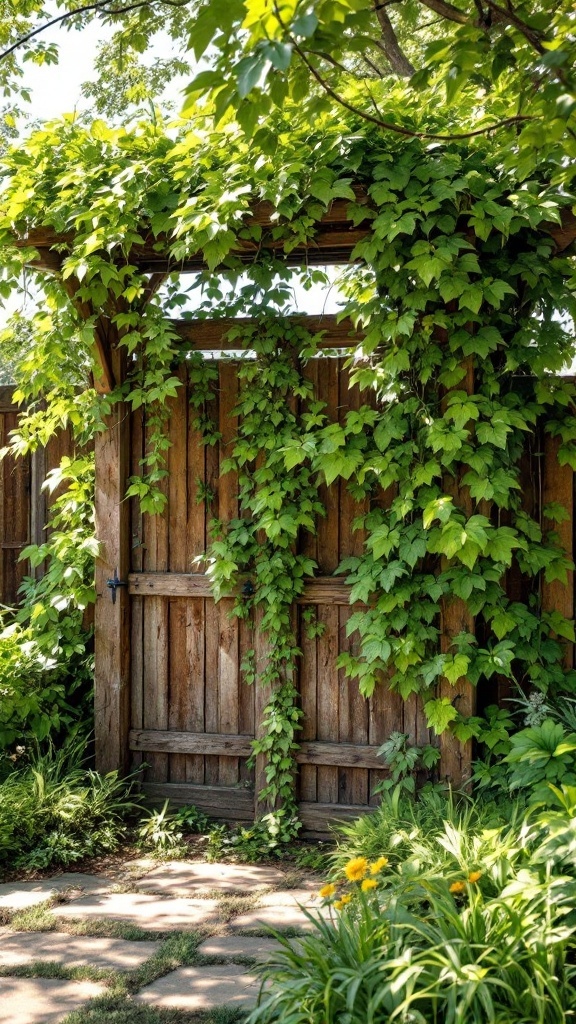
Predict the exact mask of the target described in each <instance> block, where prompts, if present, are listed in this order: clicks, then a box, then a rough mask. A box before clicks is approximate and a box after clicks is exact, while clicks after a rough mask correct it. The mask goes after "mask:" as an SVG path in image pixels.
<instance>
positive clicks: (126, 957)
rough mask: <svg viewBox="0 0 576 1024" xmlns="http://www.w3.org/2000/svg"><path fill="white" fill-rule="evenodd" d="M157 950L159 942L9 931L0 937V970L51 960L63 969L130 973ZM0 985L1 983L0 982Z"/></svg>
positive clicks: (62, 933) (59, 933) (61, 933)
mask: <svg viewBox="0 0 576 1024" xmlns="http://www.w3.org/2000/svg"><path fill="white" fill-rule="evenodd" d="M159 948H160V943H159V942H125V941H124V940H123V939H106V938H92V937H90V938H88V937H87V936H85V935H67V934H65V933H64V932H11V931H9V930H8V929H6V930H3V931H2V934H1V935H0V967H16V966H21V965H23V964H31V963H34V962H35V961H38V960H42V961H51V962H52V963H58V964H64V965H65V966H66V967H100V968H109V967H112V968H114V969H115V970H117V971H133V970H134V969H135V968H136V967H139V966H140V964H143V963H144V961H145V960H148V959H149V958H150V957H151V956H154V954H155V953H156V952H157V951H158V949H159ZM0 984H1V981H0Z"/></svg>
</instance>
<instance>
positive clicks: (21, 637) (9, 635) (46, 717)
mask: <svg viewBox="0 0 576 1024" xmlns="http://www.w3.org/2000/svg"><path fill="white" fill-rule="evenodd" d="M0 623H2V619H1V618H0ZM74 717H75V714H74V710H73V708H72V707H71V706H70V704H69V703H68V700H67V697H66V687H65V685H64V681H63V673H62V670H61V669H59V668H58V665H57V662H56V660H55V659H54V658H49V657H47V655H46V653H45V652H44V651H43V650H42V649H41V647H40V646H39V645H38V643H37V640H36V638H35V637H34V634H33V631H32V630H31V629H30V628H28V629H26V628H24V627H23V626H21V625H20V624H19V623H17V622H12V623H10V624H7V625H4V626H3V628H1V629H0V750H2V749H6V748H7V747H10V746H12V745H13V744H14V743H15V742H24V741H25V740H26V739H27V738H28V737H30V736H33V737H34V738H35V739H36V740H38V741H42V740H44V739H46V737H47V736H48V735H49V734H50V733H51V732H54V731H55V732H57V731H59V730H60V729H61V728H62V727H63V726H69V725H70V723H71V722H72V721H73V719H74Z"/></svg>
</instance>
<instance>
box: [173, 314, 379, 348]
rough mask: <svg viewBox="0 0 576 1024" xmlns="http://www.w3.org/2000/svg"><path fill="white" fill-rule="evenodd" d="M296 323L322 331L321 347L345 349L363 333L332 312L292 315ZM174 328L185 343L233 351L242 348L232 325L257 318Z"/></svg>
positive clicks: (193, 322) (248, 323)
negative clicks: (230, 336) (231, 337)
mask: <svg viewBox="0 0 576 1024" xmlns="http://www.w3.org/2000/svg"><path fill="white" fill-rule="evenodd" d="M289 319H290V321H291V322H292V323H294V324H298V325H299V326H301V327H304V328H306V330H307V331H309V332H310V334H318V333H320V332H323V337H322V340H321V341H320V343H319V348H320V349H322V350H324V349H346V348H351V347H354V346H355V345H357V344H358V342H359V340H360V338H361V337H362V336H363V335H362V333H361V332H358V331H356V330H355V329H354V327H353V326H352V322H351V321H350V320H348V319H346V320H342V321H341V322H340V323H339V322H338V318H337V316H335V315H334V314H332V313H326V314H322V315H321V316H293V317H290V318H289ZM170 322H171V325H172V328H173V329H174V330H175V331H176V333H177V334H178V335H179V336H180V338H181V339H182V341H183V343H184V344H185V345H188V346H189V347H190V348H193V349H196V350H198V351H201V352H230V351H236V350H237V349H239V348H241V347H242V346H241V344H240V342H239V339H236V340H235V341H234V340H233V341H228V339H227V337H226V335H227V334H228V333H229V331H231V330H232V328H237V327H242V328H247V329H248V328H250V327H251V326H252V325H254V324H256V323H257V321H255V320H253V319H252V318H251V317H242V318H239V319H235V318H233V317H223V318H222V319H221V320H171V321H170Z"/></svg>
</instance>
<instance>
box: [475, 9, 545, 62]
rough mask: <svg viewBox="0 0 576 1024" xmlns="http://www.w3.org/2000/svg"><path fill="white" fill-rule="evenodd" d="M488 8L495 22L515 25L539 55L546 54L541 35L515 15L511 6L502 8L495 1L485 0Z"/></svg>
mask: <svg viewBox="0 0 576 1024" xmlns="http://www.w3.org/2000/svg"><path fill="white" fill-rule="evenodd" d="M485 3H486V6H487V7H488V8H489V9H490V11H492V14H493V15H496V17H495V18H494V20H495V21H500V22H506V23H507V24H509V25H513V26H514V28H516V29H518V31H519V32H521V33H522V35H523V36H524V38H525V39H527V40H528V42H529V43H530V44H531V45H532V46H533V47H534V49H535V50H536V51H537V52H538V53H545V52H546V51H545V49H544V47H543V46H542V43H541V42H540V35H539V33H538V32H536V31H535V30H534V29H532V28H530V26H529V25H527V24H526V22H524V21H522V19H521V18H519V17H518V15H517V14H516V13H515V11H514V10H513V8H512V6H511V5H508V7H507V8H506V7H500V5H499V4H497V3H495V0H485Z"/></svg>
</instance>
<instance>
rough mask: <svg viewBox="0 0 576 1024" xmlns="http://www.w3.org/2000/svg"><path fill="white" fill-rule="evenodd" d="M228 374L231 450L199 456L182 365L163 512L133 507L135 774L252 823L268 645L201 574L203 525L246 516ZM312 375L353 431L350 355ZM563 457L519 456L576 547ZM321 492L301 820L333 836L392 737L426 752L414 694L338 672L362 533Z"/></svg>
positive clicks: (233, 371)
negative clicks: (348, 576) (556, 507)
mask: <svg viewBox="0 0 576 1024" xmlns="http://www.w3.org/2000/svg"><path fill="white" fill-rule="evenodd" d="M217 343H218V342H217V339H214V345H213V346H211V345H210V343H209V342H207V340H206V335H204V340H203V342H202V344H203V345H205V346H206V347H207V348H209V347H216V345H217ZM221 343H222V342H221V335H220V344H221ZM328 347H330V346H329V345H328ZM217 365H218V373H219V377H218V386H217V389H216V390H217V394H216V398H215V400H214V401H213V403H212V408H211V410H210V414H211V417H212V419H213V420H214V422H215V423H216V424H217V425H218V429H219V431H220V433H221V437H222V439H221V441H220V443H219V444H218V445H216V446H214V447H204V446H203V445H202V443H201V439H200V437H199V436H198V434H197V433H196V431H195V430H194V427H193V417H194V414H193V411H192V410H191V408H190V404H189V397H190V385H189V383H188V380H187V376H186V368H185V366H184V367H183V368H182V369H181V370H180V377H181V380H182V382H183V385H184V386H183V387H182V388H181V389H180V390H179V393H178V397H177V398H176V399H175V400H174V401H173V402H172V405H171V410H170V421H169V433H170V441H171V445H172V447H171V448H170V453H169V477H168V482H167V485H166V486H167V492H166V493H167V497H168V504H167V508H166V511H165V513H164V514H163V515H162V516H158V517H155V518H150V517H148V516H144V517H142V516H141V515H140V514H139V513H138V510H137V509H136V507H133V508H132V520H131V536H132V553H131V563H130V566H129V575H128V584H129V585H128V594H129V603H130V617H131V643H130V650H131V670H130V678H131V685H130V700H129V704H130V709H131V711H130V714H131V719H130V732H129V748H130V750H131V751H132V764H133V765H136V764H139V763H141V762H142V760H144V761H145V763H146V764H147V765H148V767H147V769H146V773H145V780H146V783H145V786H146V790H147V792H148V794H149V796H150V797H152V798H154V799H157V800H163V799H165V798H166V797H169V798H170V799H171V800H172V801H174V802H175V803H194V804H196V805H197V806H199V807H201V808H203V809H204V810H205V811H206V812H208V813H209V814H210V815H212V816H213V817H217V818H225V819H234V820H245V821H248V820H252V819H253V817H254V815H255V813H258V800H257V794H258V791H259V789H260V788H261V787H262V785H263V765H259V763H258V761H257V763H256V768H255V770H250V769H248V768H247V764H246V762H247V759H248V757H249V755H250V753H251V746H250V743H251V740H252V739H253V738H254V737H255V736H256V735H257V734H258V725H259V721H260V718H261V715H262V711H263V708H264V706H265V703H266V700H267V697H268V694H267V692H266V691H265V690H264V689H263V688H262V687H261V686H258V685H256V686H247V685H246V684H245V683H244V680H243V673H242V667H241V666H242V661H243V658H244V656H245V654H246V651H247V650H248V649H251V648H255V649H256V653H257V656H258V654H259V653H260V654H261V656H264V651H263V649H262V645H263V643H264V641H263V638H262V637H261V636H260V635H259V633H258V629H257V623H256V624H255V625H256V629H255V630H253V629H252V628H251V627H250V625H249V624H247V623H246V622H239V621H238V620H237V619H235V618H234V617H231V614H230V613H231V607H232V599H231V598H228V599H223V600H221V601H220V602H219V603H218V604H216V603H215V602H214V600H213V598H212V596H211V590H210V585H209V582H208V579H207V577H206V576H204V575H203V574H202V573H201V572H199V571H198V569H194V567H193V563H194V560H195V559H196V558H197V556H199V555H202V554H203V552H204V551H205V550H206V547H207V545H208V543H209V535H208V526H207V523H208V520H209V519H210V518H212V517H216V518H217V519H221V520H224V521H226V520H229V519H232V518H234V517H236V516H237V515H238V496H237V481H236V478H235V475H234V474H233V473H227V474H225V475H223V476H221V475H220V465H221V462H222V461H223V460H224V459H225V458H227V457H228V456H229V455H230V446H231V443H232V441H233V439H234V437H235V433H236V429H237V421H236V420H235V418H234V416H233V409H234V406H235V403H236V396H237V389H238V378H237V364H235V363H234V362H232V361H221V362H219V363H218V364H217ZM305 372H306V374H307V376H308V378H309V379H311V380H312V382H313V385H314V392H315V397H317V398H318V399H319V400H320V401H322V402H325V403H326V410H325V412H326V414H327V416H328V418H329V419H330V420H332V421H335V422H338V421H342V420H343V418H344V417H345V415H346V412H347V411H348V409H352V408H358V407H359V405H360V403H361V402H365V401H367V400H368V401H369V396H367V395H360V394H359V392H358V388H357V387H354V388H352V389H350V388H349V374H348V372H347V370H346V369H345V367H344V360H343V359H342V358H334V357H332V358H317V359H314V360H311V361H310V362H309V363H308V366H307V368H306V371H305ZM145 438H146V424H145V421H144V419H143V414H142V412H138V413H137V414H136V415H135V416H133V417H132V424H131V471H132V472H134V473H137V472H138V466H139V460H140V459H141V458H142V456H143V453H144V445H145ZM545 446H546V447H545ZM552 448H553V442H549V441H545V440H544V438H543V437H542V436H538V437H536V438H535V439H534V444H533V446H532V450H531V451H529V452H527V454H526V457H525V460H524V468H523V494H524V498H523V500H524V504H525V507H526V509H527V511H530V512H531V514H534V515H535V516H538V515H539V509H540V507H541V505H542V503H543V502H548V501H551V500H555V501H561V502H562V503H563V504H564V505H566V506H567V507H568V510H569V513H570V516H571V519H570V522H569V523H568V524H567V525H566V526H564V527H563V542H564V544H565V547H566V549H567V550H568V552H569V553H570V552H571V550H572V509H573V474H572V472H571V471H570V470H566V469H560V468H559V467H558V465H557V462H556V459H555V453H554V451H553V450H552ZM545 450H546V452H547V456H548V459H547V462H545V459H544V453H545ZM546 466H548V470H547V469H546ZM205 491H210V492H212V494H213V496H214V497H213V501H212V502H211V504H210V506H209V507H207V506H206V504H205V503H204V502H203V501H202V500H199V496H201V494H202V493H204V492H205ZM320 497H321V500H322V501H323V503H324V505H325V507H326V517H325V518H323V519H320V521H319V525H318V534H317V536H316V537H311V536H305V537H304V538H303V540H302V545H303V546H302V551H303V552H304V553H306V554H308V555H310V556H311V557H312V558H314V559H315V561H316V562H317V564H318V567H319V568H318V573H319V575H318V577H317V578H315V579H314V580H310V581H309V582H308V584H307V586H306V589H305V592H304V594H303V596H302V597H301V598H300V599H299V601H298V606H297V608H295V609H294V615H295V622H296V628H297V636H298V642H299V645H300V647H301V650H302V657H301V659H300V663H299V666H298V686H299V691H300V697H301V704H302V709H303V712H304V719H303V729H302V732H301V734H300V749H299V751H298V754H297V760H298V762H299V765H300V769H299V777H298V780H297V786H298V797H299V801H300V814H301V818H302V821H303V824H304V827H305V829H306V831H307V832H308V833H311V834H320V833H322V832H324V831H325V829H326V821H327V820H331V819H335V818H346V817H353V816H356V815H357V814H358V813H359V812H360V811H362V810H364V809H367V808H368V807H369V806H371V805H373V804H374V802H375V798H374V795H373V791H374V786H375V784H376V783H377V782H378V781H379V780H380V779H382V778H383V777H384V776H385V772H383V766H382V760H381V759H379V758H378V756H377V751H378V748H379V746H380V745H381V744H382V743H383V742H384V741H385V740H386V739H387V738H388V737H389V736H390V734H391V733H393V732H395V731H400V732H403V733H406V734H407V736H408V737H409V741H410V742H411V743H417V744H422V743H428V742H430V735H429V731H428V729H427V727H426V721H425V717H424V714H423V711H422V707H421V704H420V701H419V699H418V698H416V697H415V696H412V697H410V698H409V699H408V700H407V701H403V700H402V699H401V697H399V695H398V694H396V693H394V692H392V691H391V690H390V689H389V688H388V687H387V686H386V684H385V681H383V683H382V685H381V686H379V687H378V688H377V690H376V692H375V694H374V696H373V697H372V698H371V699H370V700H366V699H364V698H363V697H361V695H360V694H359V691H358V686H357V683H356V682H354V681H350V680H348V679H347V678H346V677H345V675H344V673H343V671H342V670H339V669H338V668H337V667H336V660H337V657H338V654H339V653H340V652H342V651H346V650H349V649H350V648H351V646H353V644H354V640H355V638H354V636H352V637H348V636H347V635H346V623H347V621H348V619H349V617H350V614H351V608H350V606H349V592H350V588H349V587H348V586H346V584H345V583H344V582H343V579H342V577H341V576H334V575H333V573H334V571H335V570H336V568H337V566H338V564H339V563H340V561H341V560H342V559H343V558H344V557H346V556H348V555H353V554H357V553H360V552H361V551H362V544H363V535H362V533H361V532H360V531H357V532H354V531H353V530H352V521H353V519H354V518H355V517H356V516H357V515H358V514H359V513H360V512H361V511H362V506H359V505H358V504H357V503H356V502H355V501H354V500H353V499H352V498H351V496H350V494H349V492H348V490H347V488H346V485H345V484H343V483H340V484H339V483H335V484H333V485H332V486H331V487H329V488H326V487H322V488H321V494H320ZM391 497H392V495H391V494H386V493H382V494H381V495H380V496H379V497H378V498H377V499H376V500H377V501H378V502H379V503H381V505H382V506H383V507H386V505H387V504H388V502H389V500H391ZM522 586H523V582H522V580H521V578H520V577H519V575H518V573H516V572H514V571H510V572H509V574H508V578H507V589H508V592H509V596H510V597H512V598H514V597H515V596H519V590H520V589H521V588H522ZM543 600H544V603H545V604H546V603H548V606H552V605H554V606H556V607H559V606H561V607H562V610H563V611H564V613H565V614H568V615H569V616H570V617H571V615H572V601H573V598H572V590H571V587H570V589H569V590H568V591H567V590H566V588H565V587H558V586H556V590H555V589H554V585H551V586H549V587H547V588H546V593H545V594H544V595H543ZM567 602H568V604H569V605H570V607H567ZM307 605H314V606H315V607H316V614H317V619H318V621H319V622H320V623H322V625H323V626H324V632H323V634H322V636H319V637H317V638H315V639H312V640H310V639H309V638H308V637H307V635H306V630H305V628H304V623H303V621H302V608H303V607H304V606H307ZM259 645H260V649H259ZM568 656H569V657H570V658H571V657H572V654H571V652H570V653H569V655H568ZM508 693H509V690H508V683H507V681H506V680H497V679H494V680H493V681H492V682H491V683H490V684H489V686H487V687H486V688H485V690H484V692H482V693H480V694H479V695H478V696H479V704H480V706H482V705H486V704H488V703H493V702H494V701H499V700H501V699H502V698H503V697H505V696H507V695H508ZM436 742H437V741H436ZM452 742H453V743H455V742H456V741H454V740H453V741H452Z"/></svg>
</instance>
